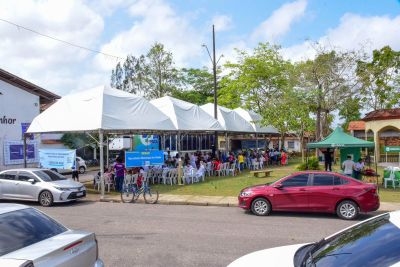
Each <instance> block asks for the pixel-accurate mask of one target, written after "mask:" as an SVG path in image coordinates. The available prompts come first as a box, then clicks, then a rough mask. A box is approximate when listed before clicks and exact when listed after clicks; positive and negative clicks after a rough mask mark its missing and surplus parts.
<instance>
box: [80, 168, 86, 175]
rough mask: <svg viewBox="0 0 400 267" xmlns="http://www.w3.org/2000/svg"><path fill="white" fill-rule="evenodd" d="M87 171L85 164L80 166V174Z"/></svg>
mask: <svg viewBox="0 0 400 267" xmlns="http://www.w3.org/2000/svg"><path fill="white" fill-rule="evenodd" d="M85 171H86V169H85V167H83V166H81V167H79V173H80V174H84V173H85Z"/></svg>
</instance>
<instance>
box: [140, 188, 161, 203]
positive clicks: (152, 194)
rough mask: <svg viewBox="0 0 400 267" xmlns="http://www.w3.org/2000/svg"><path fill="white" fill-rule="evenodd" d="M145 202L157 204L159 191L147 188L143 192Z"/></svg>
mask: <svg viewBox="0 0 400 267" xmlns="http://www.w3.org/2000/svg"><path fill="white" fill-rule="evenodd" d="M143 197H144V202H146V203H147V204H155V203H157V201H158V191H156V190H151V189H150V188H147V189H146V190H145V191H144V192H143Z"/></svg>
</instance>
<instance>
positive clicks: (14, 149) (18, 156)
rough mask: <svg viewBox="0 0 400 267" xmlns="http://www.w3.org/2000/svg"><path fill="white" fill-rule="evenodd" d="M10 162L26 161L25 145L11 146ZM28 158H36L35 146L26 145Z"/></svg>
mask: <svg viewBox="0 0 400 267" xmlns="http://www.w3.org/2000/svg"><path fill="white" fill-rule="evenodd" d="M9 149H10V160H23V159H24V145H10V148H9ZM26 158H27V159H34V158H35V146H34V145H33V144H27V145H26Z"/></svg>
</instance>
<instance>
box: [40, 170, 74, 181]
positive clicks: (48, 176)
mask: <svg viewBox="0 0 400 267" xmlns="http://www.w3.org/2000/svg"><path fill="white" fill-rule="evenodd" d="M33 173H34V174H36V175H37V176H39V177H40V179H42V180H43V181H45V182H52V181H58V180H66V179H67V178H65V177H64V176H62V175H61V174H59V173H56V172H53V171H50V170H41V171H34V172H33Z"/></svg>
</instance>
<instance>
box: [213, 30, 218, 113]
mask: <svg viewBox="0 0 400 267" xmlns="http://www.w3.org/2000/svg"><path fill="white" fill-rule="evenodd" d="M212 63H213V73H214V118H215V119H216V120H217V119H218V113H217V105H218V102H217V62H216V61H215V27H214V25H213V60H212Z"/></svg>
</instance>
